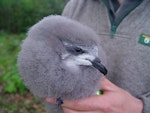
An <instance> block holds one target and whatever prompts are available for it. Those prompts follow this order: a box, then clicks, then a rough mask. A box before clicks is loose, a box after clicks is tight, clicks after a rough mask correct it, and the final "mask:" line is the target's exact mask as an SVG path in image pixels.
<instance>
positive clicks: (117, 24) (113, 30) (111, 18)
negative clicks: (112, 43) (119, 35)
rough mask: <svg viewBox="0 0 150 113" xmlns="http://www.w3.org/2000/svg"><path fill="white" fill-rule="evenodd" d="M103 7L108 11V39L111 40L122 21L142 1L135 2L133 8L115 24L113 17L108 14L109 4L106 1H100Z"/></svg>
mask: <svg viewBox="0 0 150 113" xmlns="http://www.w3.org/2000/svg"><path fill="white" fill-rule="evenodd" d="M102 1H103V3H104V5H105V6H106V8H107V11H108V14H109V19H110V22H111V29H110V30H111V33H110V37H111V38H114V35H115V33H116V31H117V28H118V26H119V24H120V23H121V22H122V21H123V19H124V18H125V17H126V16H127V15H128V14H129V13H130V12H131V11H133V10H134V9H135V8H136V7H137V6H139V5H140V4H141V3H142V2H143V1H144V0H140V1H139V2H137V3H136V4H135V5H134V6H133V7H131V8H130V10H128V12H126V13H125V14H124V16H122V17H121V19H120V21H118V22H116V21H115V16H114V15H112V14H110V12H109V11H110V6H109V3H108V1H107V0H102Z"/></svg>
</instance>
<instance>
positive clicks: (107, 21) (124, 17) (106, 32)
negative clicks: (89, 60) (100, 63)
mask: <svg viewBox="0 0 150 113" xmlns="http://www.w3.org/2000/svg"><path fill="white" fill-rule="evenodd" d="M131 4H132V5H131ZM118 8H119V9H118ZM62 15H63V16H66V17H68V18H71V19H73V20H77V21H79V22H80V23H82V24H84V25H87V26H89V27H91V28H92V29H94V30H95V31H96V33H97V34H98V35H99V44H100V45H101V46H102V47H103V49H104V50H105V52H106V55H107V69H108V75H107V78H108V79H109V80H111V81H112V82H113V83H114V84H116V85H117V86H119V87H121V88H123V89H125V90H127V91H128V92H130V93H131V94H132V95H133V96H135V97H137V98H140V99H142V100H143V103H144V110H143V113H150V0H144V1H142V0H131V1H130V0H126V1H125V3H124V4H123V5H122V6H120V5H119V3H117V2H116V3H115V4H113V3H111V2H110V0H71V1H69V2H68V4H67V5H66V7H65V9H64V11H63V14H62Z"/></svg>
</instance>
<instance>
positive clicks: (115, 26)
mask: <svg viewBox="0 0 150 113" xmlns="http://www.w3.org/2000/svg"><path fill="white" fill-rule="evenodd" d="M117 27H118V26H117V25H115V24H113V25H111V38H113V37H114V35H115V33H116V30H117Z"/></svg>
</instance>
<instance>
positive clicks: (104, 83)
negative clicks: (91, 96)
mask: <svg viewBox="0 0 150 113" xmlns="http://www.w3.org/2000/svg"><path fill="white" fill-rule="evenodd" d="M100 86H101V89H102V90H103V91H116V90H118V89H120V88H119V87H118V86H116V85H115V84H114V83H112V82H111V81H109V80H108V79H107V78H106V77H103V78H102V79H101V82H100Z"/></svg>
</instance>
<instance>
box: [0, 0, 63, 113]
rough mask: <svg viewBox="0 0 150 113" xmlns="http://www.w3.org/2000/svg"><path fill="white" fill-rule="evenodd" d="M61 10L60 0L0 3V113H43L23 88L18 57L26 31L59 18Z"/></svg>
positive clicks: (22, 0)
mask: <svg viewBox="0 0 150 113" xmlns="http://www.w3.org/2000/svg"><path fill="white" fill-rule="evenodd" d="M63 6H64V4H63V2H62V1H61V0H0V113H46V112H45V110H44V107H43V106H42V105H41V104H40V103H39V101H37V100H36V99H35V98H34V97H33V96H32V94H31V93H30V92H29V90H28V89H27V88H26V87H25V86H24V84H23V80H22V79H21V77H20V75H19V73H18V69H17V57H18V52H19V51H20V46H21V43H22V40H23V39H24V38H25V37H26V35H25V33H26V32H27V30H28V29H29V27H31V26H32V25H33V24H35V23H36V22H38V21H39V20H40V19H42V18H43V17H45V16H48V15H51V14H61V12H62V9H63Z"/></svg>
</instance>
